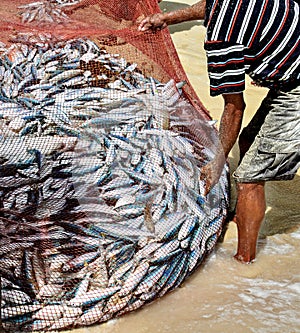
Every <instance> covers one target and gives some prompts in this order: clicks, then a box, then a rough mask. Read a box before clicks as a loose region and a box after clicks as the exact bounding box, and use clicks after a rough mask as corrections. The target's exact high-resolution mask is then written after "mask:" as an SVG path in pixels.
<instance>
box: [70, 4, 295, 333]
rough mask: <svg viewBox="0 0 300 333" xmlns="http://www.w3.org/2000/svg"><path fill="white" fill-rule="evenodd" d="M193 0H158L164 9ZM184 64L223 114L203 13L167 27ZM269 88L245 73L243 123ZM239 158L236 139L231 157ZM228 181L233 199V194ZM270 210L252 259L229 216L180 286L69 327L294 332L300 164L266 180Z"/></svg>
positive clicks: (103, 332)
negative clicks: (284, 178) (239, 244)
mask: <svg viewBox="0 0 300 333" xmlns="http://www.w3.org/2000/svg"><path fill="white" fill-rule="evenodd" d="M195 2H196V1H192V0H185V1H175V0H174V1H172V2H171V1H163V2H162V3H161V5H160V6H161V8H162V10H168V11H169V10H171V9H175V8H180V7H183V6H186V5H189V4H193V3H195ZM170 32H171V35H172V38H173V41H174V44H175V46H176V49H177V51H178V54H179V57H180V60H181V62H182V64H183V67H184V69H185V71H186V73H187V75H188V77H189V80H190V82H191V83H192V85H193V87H194V89H195V90H196V92H197V94H198V95H199V97H200V100H201V101H202V102H203V104H204V105H205V106H206V108H207V109H208V110H209V111H210V113H211V115H212V117H213V118H214V119H216V120H219V119H220V117H221V112H222V106H223V100H222V97H214V98H212V97H209V88H208V77H207V71H206V58H205V54H204V50H203V40H204V34H205V29H204V27H203V26H202V22H201V21H195V22H194V21H193V22H188V23H184V24H180V25H176V26H172V27H170ZM266 92H267V90H266V89H263V88H257V87H254V86H252V85H251V83H250V80H248V81H247V89H246V93H245V99H246V104H247V109H246V111H245V118H244V121H243V123H244V125H246V124H247V122H248V121H249V120H250V119H251V116H252V115H253V113H254V112H255V110H256V109H257V107H258V106H259V104H260V102H261V100H262V98H263V97H264V95H265V94H266ZM237 161H238V150H237V147H236V146H235V147H234V148H233V150H232V152H231V154H230V157H229V162H230V167H231V171H233V170H234V169H235V167H236V165H237ZM234 189H235V186H234V183H232V192H233V195H232V206H233V205H234V201H235V191H234ZM266 192H267V212H266V219H265V222H264V224H263V226H262V228H261V239H260V241H259V244H258V254H257V260H256V262H254V263H253V264H250V265H244V264H241V263H238V262H236V261H235V260H234V259H233V255H234V254H235V250H236V227H235V224H234V223H233V222H231V223H230V224H229V229H228V230H227V232H226V234H225V239H224V241H223V243H219V244H218V246H217V247H216V248H215V250H214V252H213V253H212V254H211V255H210V256H209V258H208V260H207V261H206V262H205V263H204V264H203V265H202V266H200V268H199V270H198V271H197V272H195V273H194V274H193V276H192V277H190V278H189V279H188V280H187V281H186V282H185V283H184V284H183V285H182V287H181V288H178V289H177V290H175V291H173V292H172V293H170V294H168V295H166V296H164V297H162V298H161V299H158V300H156V301H154V302H153V303H151V304H149V305H147V306H145V307H144V308H142V309H140V310H138V311H136V312H133V313H131V314H128V315H125V316H123V317H121V318H119V319H115V320H112V321H110V322H108V323H104V324H101V325H96V326H93V327H87V328H83V329H77V330H73V331H72V332H73V333H96V332H97V333H156V332H161V333H168V332H172V333H183V332H184V333H248V332H249V333H250V332H255V333H279V332H280V333H281V332H285V333H297V332H300V317H299V313H300V268H299V263H300V251H299V248H300V208H299V197H300V172H298V174H297V176H296V177H295V179H294V180H293V181H288V182H272V183H269V184H267V187H266Z"/></svg>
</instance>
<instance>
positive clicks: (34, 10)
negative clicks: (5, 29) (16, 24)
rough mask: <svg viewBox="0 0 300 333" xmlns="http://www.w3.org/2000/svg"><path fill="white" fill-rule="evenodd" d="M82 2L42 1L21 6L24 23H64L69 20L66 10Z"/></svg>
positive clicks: (72, 0) (73, 0)
mask: <svg viewBox="0 0 300 333" xmlns="http://www.w3.org/2000/svg"><path fill="white" fill-rule="evenodd" d="M79 2H80V0H42V1H36V2H31V3H29V4H26V5H21V6H19V7H18V8H19V10H20V12H19V15H20V16H21V19H22V22H23V23H31V22H34V21H37V22H43V23H47V22H49V23H53V22H55V23H63V22H64V21H66V20H68V19H69V17H68V15H67V14H66V13H65V12H64V8H66V7H69V6H72V5H75V4H78V3H79Z"/></svg>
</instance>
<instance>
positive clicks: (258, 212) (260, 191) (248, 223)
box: [235, 182, 266, 263]
mask: <svg viewBox="0 0 300 333" xmlns="http://www.w3.org/2000/svg"><path fill="white" fill-rule="evenodd" d="M264 185H265V183H264V182H260V183H238V184H237V189H238V194H237V206H236V217H235V222H236V223H237V229H238V248H237V253H236V255H235V258H236V259H237V260H239V261H242V262H245V263H250V262H251V261H253V260H254V259H255V256H256V244H257V238H258V233H259V229H260V226H261V223H262V221H263V219H264V216H265V210H266V202H265V188H264Z"/></svg>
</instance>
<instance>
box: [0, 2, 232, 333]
mask: <svg viewBox="0 0 300 333" xmlns="http://www.w3.org/2000/svg"><path fill="white" fill-rule="evenodd" d="M0 11H1V29H0V42H1V45H0V48H1V49H0V78H1V80H0V82H1V83H0V84H1V92H0V115H1V119H0V122H1V139H0V237H1V240H0V244H1V247H0V276H1V327H2V330H4V331H5V332H32V331H51V330H62V329H70V328H75V327H80V326H87V325H92V324H99V323H101V322H104V321H107V320H109V319H111V318H114V317H117V316H120V315H122V314H124V313H126V312H129V311H132V310H135V309H137V308H139V307H141V306H143V305H145V304H147V303H149V302H151V301H153V300H155V299H156V298H159V297H161V296H163V295H164V294H165V293H167V292H169V291H171V290H174V289H175V288H176V287H178V286H179V285H180V284H181V283H182V282H183V281H184V280H185V279H186V278H187V277H188V276H189V275H190V274H192V273H193V272H194V271H195V269H196V268H197V267H199V265H200V263H201V262H203V260H204V259H205V258H206V256H207V254H208V253H209V252H211V250H212V249H213V248H214V246H215V244H216V242H217V239H218V237H219V235H220V233H221V229H222V225H223V223H224V220H225V218H226V214H227V206H228V183H227V175H228V170H227V166H226V165H224V169H223V173H222V175H221V178H220V180H219V183H218V184H217V185H215V186H214V187H213V189H212V190H211V192H210V193H209V195H208V196H204V183H203V181H202V180H200V170H201V167H202V166H204V165H205V164H206V163H207V162H209V161H211V160H212V158H213V157H214V156H215V154H216V150H217V149H218V148H217V147H218V146H219V145H218V140H217V137H218V135H217V131H216V129H215V127H214V124H213V122H212V121H211V118H210V117H209V114H208V112H207V110H206V109H205V108H204V107H203V105H202V104H201V102H200V101H199V99H198V97H197V95H196V94H195V92H194V90H193V88H192V86H191V85H190V83H189V81H188V79H187V77H186V74H185V72H184V70H183V68H182V66H181V64H180V62H179V59H178V56H177V54H176V51H175V49H174V46H173V44H172V41H171V38H170V35H169V32H168V31H167V30H166V29H165V30H163V31H160V32H157V33H152V32H150V33H140V32H138V31H137V24H136V22H137V21H138V20H139V19H140V18H142V17H144V16H146V15H148V14H151V13H153V12H157V11H159V7H158V3H157V1H156V0H119V1H101V0H88V1H86V0H81V1H79V0H77V1H76V0H73V1H72V0H48V1H46V0H41V1H36V2H32V0H20V1H14V0H2V1H1V9H0Z"/></svg>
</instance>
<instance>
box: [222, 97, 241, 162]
mask: <svg viewBox="0 0 300 333" xmlns="http://www.w3.org/2000/svg"><path fill="white" fill-rule="evenodd" d="M223 97H224V101H225V105H224V111H223V114H222V117H221V122H220V128H219V138H220V143H221V146H222V149H223V152H222V154H223V157H224V156H225V158H227V157H228V155H229V152H230V151H231V149H232V147H233V145H234V144H235V142H236V140H237V138H238V136H239V133H240V129H241V124H242V119H243V113H244V109H245V103H244V100H243V97H242V94H237V95H234V94H232V95H224V96H223Z"/></svg>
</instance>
